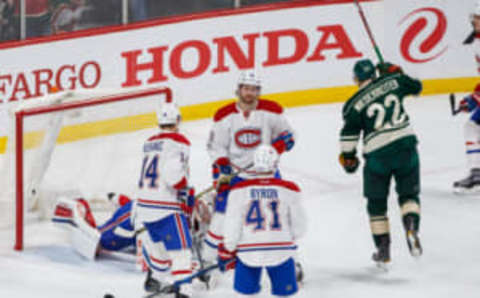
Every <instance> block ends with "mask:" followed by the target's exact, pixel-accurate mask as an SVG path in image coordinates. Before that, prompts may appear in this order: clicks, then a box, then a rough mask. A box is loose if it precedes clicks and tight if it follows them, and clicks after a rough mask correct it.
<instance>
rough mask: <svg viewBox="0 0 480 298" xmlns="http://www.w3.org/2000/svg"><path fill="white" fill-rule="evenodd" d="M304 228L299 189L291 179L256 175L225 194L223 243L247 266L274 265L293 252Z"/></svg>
mask: <svg viewBox="0 0 480 298" xmlns="http://www.w3.org/2000/svg"><path fill="white" fill-rule="evenodd" d="M305 230H306V219H305V211H304V209H303V207H302V202H301V195H300V189H299V188H298V186H297V185H296V184H294V183H293V182H289V181H285V180H282V179H277V178H257V179H251V180H246V181H243V182H240V183H238V184H236V185H235V186H234V187H233V188H232V190H231V191H230V194H229V199H228V206H227V212H226V215H225V223H224V243H225V247H226V248H227V249H228V250H230V251H233V250H235V249H236V250H237V256H238V257H239V258H240V259H241V260H242V262H244V263H245V264H247V265H249V266H274V265H278V264H280V263H283V262H284V261H286V260H287V259H288V258H290V257H292V256H294V255H295V250H296V249H297V245H296V243H295V241H296V240H297V239H298V238H300V237H302V236H303V234H304V233H305Z"/></svg>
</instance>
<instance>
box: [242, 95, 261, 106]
mask: <svg viewBox="0 0 480 298" xmlns="http://www.w3.org/2000/svg"><path fill="white" fill-rule="evenodd" d="M239 99H240V101H241V102H242V103H243V104H244V105H248V106H250V105H253V104H255V103H257V100H258V96H257V95H251V94H247V95H241V96H239Z"/></svg>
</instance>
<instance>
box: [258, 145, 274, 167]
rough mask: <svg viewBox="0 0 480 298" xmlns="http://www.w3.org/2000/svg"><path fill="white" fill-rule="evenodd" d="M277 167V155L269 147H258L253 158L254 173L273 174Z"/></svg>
mask: <svg viewBox="0 0 480 298" xmlns="http://www.w3.org/2000/svg"><path fill="white" fill-rule="evenodd" d="M277 166H278V153H277V151H276V150H275V149H274V148H273V147H272V146H270V145H260V146H258V148H257V150H256V151H255V154H254V156H253V167H254V170H255V171H256V172H260V173H269V172H274V171H275V170H276V169H277Z"/></svg>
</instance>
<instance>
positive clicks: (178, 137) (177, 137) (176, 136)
mask: <svg viewBox="0 0 480 298" xmlns="http://www.w3.org/2000/svg"><path fill="white" fill-rule="evenodd" d="M162 139H170V140H172V141H174V142H177V143H182V144H185V145H187V146H190V141H189V140H188V139H187V138H186V137H185V136H184V135H183V134H181V133H178V132H169V133H159V134H158V135H155V136H153V137H150V138H149V139H148V142H151V141H156V140H162Z"/></svg>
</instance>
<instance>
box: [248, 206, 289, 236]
mask: <svg viewBox="0 0 480 298" xmlns="http://www.w3.org/2000/svg"><path fill="white" fill-rule="evenodd" d="M262 203H266V204H262ZM262 205H266V206H267V208H266V209H267V210H268V211H269V212H268V213H271V214H270V218H269V219H270V220H268V222H269V223H270V224H269V229H270V230H273V231H274V230H281V229H282V225H281V223H280V216H279V215H278V205H279V201H278V200H269V201H266V202H265V201H263V202H262V201H261V200H253V201H251V203H250V207H249V208H248V212H247V216H246V222H247V226H248V225H253V229H254V231H263V230H265V228H266V227H265V226H266V223H265V222H266V221H267V219H266V217H265V212H264V211H263V209H264V208H262Z"/></svg>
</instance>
